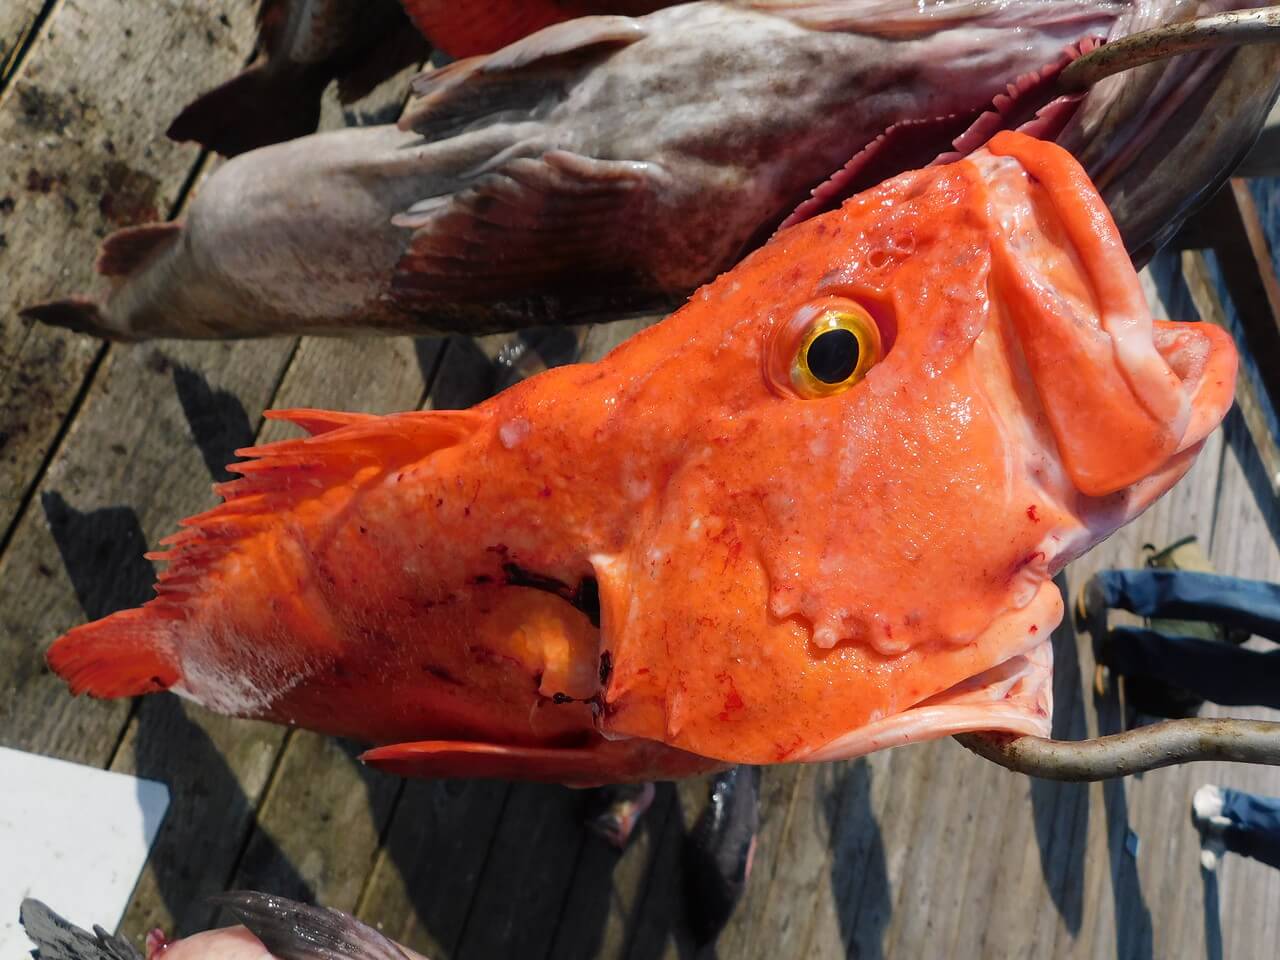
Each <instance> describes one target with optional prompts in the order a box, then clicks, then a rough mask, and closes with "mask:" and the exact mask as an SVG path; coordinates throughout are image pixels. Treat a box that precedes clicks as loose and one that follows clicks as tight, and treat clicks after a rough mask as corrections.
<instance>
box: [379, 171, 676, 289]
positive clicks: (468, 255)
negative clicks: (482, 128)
mask: <svg viewBox="0 0 1280 960" xmlns="http://www.w3.org/2000/svg"><path fill="white" fill-rule="evenodd" d="M666 178H667V174H666V172H665V171H664V170H663V169H662V168H661V167H659V166H658V165H657V164H654V163H648V162H631V161H623V160H597V159H593V158H591V157H584V156H581V155H579V154H576V153H570V152H568V151H566V150H552V151H549V152H547V153H544V154H542V155H541V156H539V157H515V158H513V159H508V160H506V161H505V162H502V163H501V164H500V165H497V166H494V167H493V168H491V169H489V170H488V171H485V172H482V173H481V174H480V175H479V176H478V177H477V178H476V180H475V181H474V183H472V184H471V185H470V186H468V187H466V188H465V189H463V190H461V191H459V192H458V193H456V194H449V195H446V196H440V197H431V198H428V199H426V200H423V201H421V202H420V203H417V204H415V205H414V206H413V207H411V208H410V209H409V210H407V211H405V212H404V213H402V214H400V215H399V216H397V217H395V218H394V219H393V221H392V222H393V223H395V224H396V225H397V226H401V227H409V228H412V229H413V230H414V233H413V236H412V238H411V239H410V241H409V245H408V248H407V249H406V251H405V253H404V256H403V257H401V259H400V262H399V264H397V266H396V272H395V274H394V276H393V278H392V281H391V296H392V298H393V299H394V300H396V302H398V303H399V304H400V305H401V306H404V307H408V308H416V307H420V306H423V305H427V304H431V303H434V302H450V301H452V302H468V301H471V300H476V301H481V300H487V299H490V298H492V297H494V296H507V295H510V296H518V295H537V294H548V293H554V292H555V290H556V287H557V284H558V283H562V282H572V283H573V284H575V285H576V286H575V289H577V290H579V292H580V291H581V288H582V287H583V285H591V286H596V287H599V288H601V289H608V288H615V287H622V286H624V285H625V284H626V283H627V282H628V281H634V280H635V279H637V278H636V277H635V276H634V275H632V274H631V273H630V271H631V270H632V269H633V268H632V267H631V266H630V264H631V263H632V262H634V257H632V256H631V254H632V252H633V251H634V250H635V248H636V246H637V245H638V244H643V243H645V242H646V240H645V237H644V236H643V235H641V234H639V233H638V231H637V225H638V224H643V223H645V222H646V220H647V218H646V216H645V214H644V210H645V209H646V208H647V207H648V206H649V205H650V204H652V203H653V202H654V200H655V198H656V196H657V194H658V193H659V192H660V190H661V189H662V186H663V184H664V183H665V181H666Z"/></svg>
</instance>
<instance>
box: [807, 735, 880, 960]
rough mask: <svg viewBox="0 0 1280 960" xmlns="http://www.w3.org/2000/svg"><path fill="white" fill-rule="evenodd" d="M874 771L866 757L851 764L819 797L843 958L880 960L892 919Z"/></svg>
mask: <svg viewBox="0 0 1280 960" xmlns="http://www.w3.org/2000/svg"><path fill="white" fill-rule="evenodd" d="M874 777H875V771H874V770H873V769H872V767H871V764H870V763H868V762H867V760H866V758H865V757H863V758H859V759H857V760H854V761H853V762H851V763H849V764H848V765H847V766H846V768H845V771H844V774H843V776H842V777H840V779H839V780H837V781H836V784H835V787H834V789H832V790H830V791H828V792H827V793H826V795H825V796H824V797H823V798H822V805H823V815H824V816H825V817H826V820H827V825H828V828H829V830H830V836H831V848H832V854H831V889H832V895H833V896H834V898H835V902H836V906H837V909H836V916H837V918H838V922H839V924H840V938H841V941H842V942H843V944H844V948H845V955H846V956H849V957H857V958H859V960H883V957H884V935H885V931H887V930H888V929H889V922H890V920H891V919H892V918H893V901H892V899H891V898H890V896H889V892H890V891H889V871H888V866H887V861H886V860H885V853H884V840H883V838H882V836H881V833H880V824H879V823H877V822H876V817H875V811H874V810H873V809H872V806H871V785H872V781H873V779H874Z"/></svg>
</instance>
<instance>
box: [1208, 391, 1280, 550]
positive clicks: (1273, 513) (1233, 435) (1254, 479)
mask: <svg viewBox="0 0 1280 960" xmlns="http://www.w3.org/2000/svg"><path fill="white" fill-rule="evenodd" d="M1243 375H1244V374H1243V373H1242V374H1241V376H1243ZM1222 434H1223V437H1225V439H1226V441H1227V445H1228V446H1229V447H1230V448H1231V452H1232V453H1233V454H1234V455H1235V457H1236V460H1237V462H1238V463H1239V464H1240V470H1241V472H1242V473H1243V474H1244V479H1245V482H1246V483H1247V484H1248V485H1249V492H1250V493H1252V494H1253V502H1254V504H1255V505H1256V506H1257V508H1258V512H1259V513H1260V514H1262V518H1263V520H1265V521H1266V524H1267V531H1268V532H1269V533H1270V534H1271V540H1272V542H1274V543H1275V544H1276V545H1278V546H1280V505H1278V504H1277V500H1276V497H1275V495H1274V494H1273V493H1272V492H1271V483H1270V481H1269V480H1268V478H1267V468H1266V467H1265V466H1264V465H1263V463H1262V458H1261V457H1260V456H1259V455H1258V448H1257V447H1256V446H1254V443H1253V437H1251V436H1250V435H1249V428H1248V427H1247V426H1245V422H1244V414H1242V413H1241V412H1240V407H1239V406H1236V405H1233V406H1232V407H1231V409H1230V410H1229V411H1228V412H1227V415H1226V417H1225V418H1224V419H1223V421H1222Z"/></svg>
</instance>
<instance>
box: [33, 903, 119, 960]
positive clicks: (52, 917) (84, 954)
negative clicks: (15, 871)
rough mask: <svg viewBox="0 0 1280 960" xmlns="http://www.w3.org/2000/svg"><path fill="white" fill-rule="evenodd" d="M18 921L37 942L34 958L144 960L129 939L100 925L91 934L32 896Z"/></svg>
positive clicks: (48, 959)
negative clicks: (115, 934)
mask: <svg viewBox="0 0 1280 960" xmlns="http://www.w3.org/2000/svg"><path fill="white" fill-rule="evenodd" d="M11 909H12V908H11ZM18 922H19V923H21V924H22V926H23V929H25V930H26V932H27V936H28V937H30V938H31V942H32V943H34V944H35V945H36V949H35V950H34V951H33V953H32V956H33V957H34V958H35V960H142V954H141V953H139V952H138V951H137V949H136V948H134V947H133V946H132V945H131V944H130V943H129V941H127V940H125V939H123V938H121V937H113V936H112V935H111V934H109V933H107V931H105V930H103V929H102V928H101V927H99V926H95V927H94V928H93V932H92V933H90V932H89V931H87V930H81V929H80V928H79V927H77V926H76V925H75V924H73V923H70V922H68V921H67V920H66V919H64V918H63V917H60V916H58V914H56V913H54V912H53V911H52V910H50V909H49V908H48V907H47V906H45V905H44V904H43V903H41V902H40V901H39V900H33V899H31V898H30V897H28V898H27V899H26V900H23V901H22V906H21V908H20V909H19V911H18Z"/></svg>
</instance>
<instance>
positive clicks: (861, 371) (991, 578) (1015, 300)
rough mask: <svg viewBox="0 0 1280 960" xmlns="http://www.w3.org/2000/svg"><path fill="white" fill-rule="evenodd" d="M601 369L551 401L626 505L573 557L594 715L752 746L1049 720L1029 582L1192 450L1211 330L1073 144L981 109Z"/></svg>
mask: <svg viewBox="0 0 1280 960" xmlns="http://www.w3.org/2000/svg"><path fill="white" fill-rule="evenodd" d="M600 368H601V371H600V374H599V375H600V376H601V377H603V376H605V375H606V372H607V377H608V379H607V381H603V380H602V381H600V382H598V383H594V384H593V383H588V382H583V383H581V384H579V388H578V390H577V391H575V397H574V403H575V404H578V405H580V409H581V410H582V411H584V415H583V417H582V418H581V419H582V422H584V423H587V424H589V425H590V426H591V429H592V431H593V434H594V437H595V438H596V440H597V441H603V443H604V446H603V447H601V449H600V450H599V452H598V453H597V454H595V455H594V456H595V457H597V458H598V459H599V460H602V461H607V462H608V463H609V464H610V466H608V467H606V468H605V469H604V470H603V471H601V472H600V473H599V475H597V476H596V477H595V478H594V480H593V483H594V484H596V485H600V486H603V487H605V488H607V489H609V490H611V491H612V492H613V493H614V495H615V496H616V498H617V500H618V501H619V502H620V504H621V505H622V509H623V510H624V515H625V517H626V518H627V520H626V522H627V532H626V535H625V538H624V542H622V543H620V544H619V546H618V548H616V549H600V550H598V551H596V552H594V553H593V554H592V556H591V558H590V561H591V564H592V566H593V567H594V569H595V571H596V574H597V576H598V581H599V594H600V606H601V611H600V617H601V621H600V629H601V646H602V650H603V654H602V661H603V662H606V663H607V664H608V665H609V670H608V675H607V678H606V682H605V684H604V686H603V688H602V690H601V692H600V695H599V697H598V701H599V705H600V706H599V716H598V726H599V729H600V730H601V732H602V733H603V734H604V735H605V736H607V737H611V738H620V737H642V738H646V739H649V740H654V741H661V742H664V743H666V744H668V745H671V746H675V747H679V748H681V749H683V750H686V751H689V752H692V753H695V754H701V755H704V756H708V757H714V758H718V759H722V760H727V761H734V762H749V763H773V762H780V761H788V760H827V759H836V758H843V757H849V756H854V755H858V754H861V753H865V752H867V751H870V750H874V749H878V748H880V747H884V746H889V745H894V744H900V743H905V742H910V741H918V740H924V739H929V738H932V737H938V736H942V735H946V734H954V733H959V732H962V731H971V730H998V731H1008V732H1011V733H1021V734H1037V735H1047V734H1048V732H1049V720H1050V709H1051V705H1050V688H1051V684H1050V683H1049V677H1050V672H1051V649H1050V646H1049V637H1050V634H1051V632H1052V631H1053V629H1054V627H1055V626H1056V625H1057V624H1058V623H1059V621H1060V619H1061V617H1062V610H1063V604H1062V598H1061V596H1060V595H1059V591H1058V590H1057V588H1056V587H1055V586H1054V584H1053V583H1052V581H1051V578H1052V577H1053V575H1054V574H1055V573H1056V572H1057V571H1058V570H1059V569H1060V568H1061V567H1062V566H1063V565H1064V564H1065V563H1066V562H1067V561H1068V560H1070V559H1071V558H1073V557H1075V556H1078V555H1079V554H1081V553H1083V552H1084V551H1086V550H1087V549H1088V548H1089V547H1090V546H1091V545H1093V544H1094V543H1096V542H1098V541H1099V540H1101V539H1103V538H1104V537H1106V536H1107V535H1108V534H1109V533H1111V532H1112V531H1113V530H1115V529H1116V528H1117V527H1119V526H1120V525H1122V524H1124V523H1126V522H1127V521H1129V520H1131V519H1133V518H1134V517H1135V516H1137V515H1138V514H1139V513H1140V512H1141V511H1142V510H1143V509H1145V508H1146V507H1147V506H1149V505H1150V504H1151V503H1152V502H1153V501H1154V500H1155V499H1156V498H1157V497H1158V496H1160V495H1161V494H1162V493H1163V492H1164V491H1166V490H1167V489H1169V487H1170V486H1171V485H1172V484H1173V483H1174V482H1175V481H1176V480H1177V479H1178V478H1179V477H1180V476H1181V475H1182V474H1183V473H1184V472H1185V471H1186V470H1187V469H1188V467H1189V466H1190V464H1191V462H1192V459H1193V458H1194V456H1195V454H1196V452H1197V450H1198V449H1199V446H1200V445H1201V443H1202V441H1203V440H1204V438H1205V436H1206V435H1207V434H1208V433H1209V432H1210V431H1211V430H1212V429H1213V428H1214V427H1215V426H1216V425H1217V424H1218V422H1219V421H1220V420H1221V418H1222V417H1223V416H1224V414H1225V413H1226V411H1227V409H1228V407H1229V406H1230V404H1231V399H1232V391H1233V384H1234V376H1235V368H1236V354H1235V350H1234V348H1233V345H1232V343H1231V341H1230V339H1229V338H1228V337H1227V336H1226V335H1225V334H1224V333H1223V332H1222V331H1221V330H1220V329H1218V328H1216V327H1211V326H1208V325H1205V324H1198V323H1166V322H1156V321H1153V320H1152V318H1151V316H1150V314H1149V312H1148V308H1147V306H1146V304H1145V301H1144V299H1143V297H1142V294H1141V292H1140V289H1139V285H1138V280H1137V276H1136V274H1135V272H1134V270H1133V267H1132V266H1131V264H1130V262H1129V260H1128V258H1127V256H1126V255H1125V252H1124V248H1123V245H1122V243H1121V241H1120V238H1119V235H1118V234H1117V231H1116V228H1115V226H1114V224H1113V222H1112V220H1111V217H1110V216H1109V214H1108V212H1107V210H1106V208H1105V206H1104V205H1103V203H1102V201H1101V199H1100V197H1099V196H1098V194H1097V192H1096V191H1095V190H1094V188H1093V187H1092V185H1091V184H1090V182H1089V180H1088V179H1087V177H1086V176H1085V174H1084V172H1083V171H1082V169H1081V168H1080V167H1079V165H1078V164H1077V163H1076V162H1075V161H1074V160H1073V159H1072V158H1071V157H1070V155H1069V154H1068V153H1067V152H1066V151H1064V150H1062V149H1061V148H1059V147H1057V146H1054V145H1052V144H1049V143H1044V142H1039V141H1036V140H1033V139H1030V138H1028V137H1025V136H1023V135H1020V134H1013V133H1003V134H1000V135H998V136H997V137H996V138H995V139H994V140H993V141H992V142H991V144H990V145H989V147H988V148H987V149H984V150H981V151H979V152H978V153H976V154H974V155H973V156H971V157H970V158H968V159H966V160H962V161H959V162H955V163H952V164H949V165H945V166H935V167H931V168H927V169H925V170H921V171H917V172H914V173H908V174H904V175H902V176H899V177H896V178H894V179H892V180H890V181H887V182H886V183H884V184H882V185H881V186H879V187H877V188H875V189H873V190H870V191H868V192H866V193H863V194H861V195H858V196H856V197H854V198H853V199H851V200H849V201H848V202H846V203H845V204H844V205H843V207H842V208H841V209H839V210H838V211H835V212H832V213H830V214H826V215H824V216H821V217H819V218H817V219H815V220H812V221H809V222H807V223H803V224H801V225H799V226H796V227H793V228H790V229H788V230H784V231H783V232H782V233H781V234H779V235H778V236H777V238H776V239H775V240H774V241H773V242H772V243H770V244H769V245H767V246H766V247H764V248H763V249H761V250H759V251H757V252H756V253H755V254H753V255H752V256H750V257H749V258H748V259H747V260H745V261H744V262H743V263H742V264H740V265H739V266H738V267H737V268H735V269H734V270H733V271H731V272H730V273H728V274H725V275H724V276H722V277H720V278H719V280H717V281H716V282H714V283H713V284H711V285H709V286H707V287H705V288H703V289H702V290H701V291H700V292H699V293H698V294H696V295H695V296H694V297H693V299H692V302H691V303H690V304H689V305H688V306H686V307H685V308H684V309H682V310H681V311H679V312H678V313H676V314H675V315H673V316H672V317H670V318H669V319H668V320H667V321H666V322H665V323H663V324H661V325H659V326H658V327H656V328H653V329H652V330H651V331H649V332H647V333H646V334H642V335H641V336H640V337H638V338H636V339H635V340H634V341H633V342H631V343H629V344H626V345H624V346H623V347H621V348H620V349H619V350H617V351H616V352H615V353H614V354H613V355H612V356H611V357H609V358H607V359H606V360H605V361H604V363H602V364H601V365H600ZM529 386H530V388H531V389H534V384H530V385H529ZM583 456H584V457H587V456H590V455H587V454H583ZM593 469H597V468H593ZM602 672H603V671H602Z"/></svg>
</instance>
